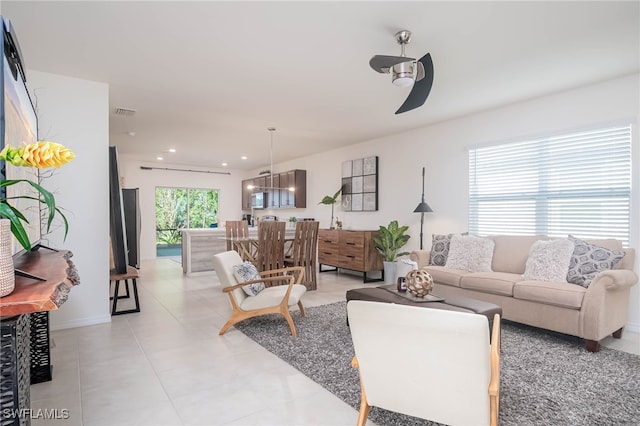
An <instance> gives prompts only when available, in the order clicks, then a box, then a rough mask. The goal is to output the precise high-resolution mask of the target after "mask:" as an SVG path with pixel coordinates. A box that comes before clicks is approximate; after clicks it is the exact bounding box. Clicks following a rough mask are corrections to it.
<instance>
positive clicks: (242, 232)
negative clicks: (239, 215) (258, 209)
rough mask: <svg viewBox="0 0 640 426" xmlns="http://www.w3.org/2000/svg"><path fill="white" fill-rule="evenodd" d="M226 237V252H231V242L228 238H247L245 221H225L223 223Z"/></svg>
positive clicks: (247, 225)
mask: <svg viewBox="0 0 640 426" xmlns="http://www.w3.org/2000/svg"><path fill="white" fill-rule="evenodd" d="M224 229H225V233H226V237H227V251H229V250H233V249H234V247H233V241H232V240H230V238H249V224H248V223H247V221H246V220H227V221H226V222H225V223H224Z"/></svg>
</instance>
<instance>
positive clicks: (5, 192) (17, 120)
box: [0, 17, 42, 255]
mask: <svg viewBox="0 0 640 426" xmlns="http://www.w3.org/2000/svg"><path fill="white" fill-rule="evenodd" d="M0 25H1V26H2V35H3V43H2V52H1V53H2V72H1V73H0V78H1V79H2V81H0V90H2V102H0V117H1V119H0V150H2V149H3V148H4V147H5V145H12V146H14V147H16V146H20V145H22V144H25V143H33V142H36V141H37V140H38V138H37V133H38V123H37V117H36V111H35V109H34V107H33V103H32V102H31V98H30V96H29V92H28V90H27V86H26V82H27V78H26V75H25V68H24V62H23V60H22V54H21V52H20V46H19V45H18V39H17V37H16V34H15V31H14V29H13V27H12V25H11V22H9V20H7V19H6V18H4V17H0ZM4 179H29V180H32V181H34V182H38V169H35V168H31V167H15V166H13V165H11V164H5V162H4V161H2V160H0V180H4ZM32 191H33V190H32V188H31V186H30V185H27V184H24V183H22V184H20V183H19V184H16V185H11V186H8V187H5V188H0V198H5V197H8V198H10V197H18V196H24V195H28V196H30V195H33V196H38V194H37V193H36V192H35V191H33V192H32ZM9 202H10V203H11V204H12V205H13V206H14V207H16V208H17V209H19V210H20V212H22V213H23V214H24V215H25V217H26V218H27V220H28V223H25V224H24V227H25V230H26V231H27V234H28V235H29V241H30V242H31V246H32V249H37V247H39V243H40V242H41V238H42V234H41V221H40V203H39V202H38V201H36V200H29V199H26V198H19V199H13V200H10V201H9ZM11 248H12V253H14V255H16V254H19V253H20V252H21V251H23V248H22V246H21V245H20V244H19V243H18V242H17V241H16V240H15V238H14V239H13V241H12V247H11Z"/></svg>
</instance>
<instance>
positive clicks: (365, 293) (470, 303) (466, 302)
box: [346, 285, 502, 330]
mask: <svg viewBox="0 0 640 426" xmlns="http://www.w3.org/2000/svg"><path fill="white" fill-rule="evenodd" d="M384 287H388V288H392V287H395V285H391V286H381V287H365V288H355V289H352V290H348V291H347V294H346V297H347V303H348V302H349V301H350V300H366V301H370V302H384V303H397V304H399V305H408V306H419V307H421V308H431V309H443V310H447V311H456V312H468V313H473V314H479V315H484V316H486V317H487V319H488V320H489V330H491V327H492V326H493V316H494V315H495V314H500V316H502V308H501V307H500V306H498V305H494V304H493V303H489V302H484V301H482V300H476V299H471V298H469V297H462V296H450V297H446V298H444V300H443V301H441V302H422V301H420V302H418V301H414V300H411V299H409V298H407V297H405V296H403V295H401V294H399V293H398V292H397V291H396V290H391V291H390V290H389V289H388V288H384ZM436 295H437V293H436Z"/></svg>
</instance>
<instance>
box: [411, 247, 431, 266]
mask: <svg viewBox="0 0 640 426" xmlns="http://www.w3.org/2000/svg"><path fill="white" fill-rule="evenodd" d="M409 259H411V260H413V261H414V262H417V263H418V268H422V267H424V266H429V259H431V250H414V251H412V252H411V253H410V254H409Z"/></svg>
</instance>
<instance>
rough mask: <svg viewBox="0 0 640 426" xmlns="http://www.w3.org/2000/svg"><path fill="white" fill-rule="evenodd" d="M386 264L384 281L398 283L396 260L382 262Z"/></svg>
mask: <svg viewBox="0 0 640 426" xmlns="http://www.w3.org/2000/svg"><path fill="white" fill-rule="evenodd" d="M382 263H383V265H384V283H385V284H396V282H397V278H398V277H397V275H398V274H397V273H396V270H397V266H398V265H397V264H396V262H395V261H394V262H387V261H386V260H385V261H383V262H382Z"/></svg>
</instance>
